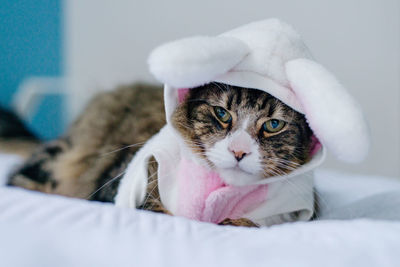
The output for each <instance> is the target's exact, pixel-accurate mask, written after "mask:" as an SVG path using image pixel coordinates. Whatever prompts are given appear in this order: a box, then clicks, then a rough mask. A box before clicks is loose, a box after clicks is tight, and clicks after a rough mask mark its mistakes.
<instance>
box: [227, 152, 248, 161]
mask: <svg viewBox="0 0 400 267" xmlns="http://www.w3.org/2000/svg"><path fill="white" fill-rule="evenodd" d="M231 152H232V153H233V155H234V156H235V159H236V160H237V161H241V160H242V159H243V158H244V157H245V156H246V155H247V153H245V152H243V151H241V150H239V151H234V150H231Z"/></svg>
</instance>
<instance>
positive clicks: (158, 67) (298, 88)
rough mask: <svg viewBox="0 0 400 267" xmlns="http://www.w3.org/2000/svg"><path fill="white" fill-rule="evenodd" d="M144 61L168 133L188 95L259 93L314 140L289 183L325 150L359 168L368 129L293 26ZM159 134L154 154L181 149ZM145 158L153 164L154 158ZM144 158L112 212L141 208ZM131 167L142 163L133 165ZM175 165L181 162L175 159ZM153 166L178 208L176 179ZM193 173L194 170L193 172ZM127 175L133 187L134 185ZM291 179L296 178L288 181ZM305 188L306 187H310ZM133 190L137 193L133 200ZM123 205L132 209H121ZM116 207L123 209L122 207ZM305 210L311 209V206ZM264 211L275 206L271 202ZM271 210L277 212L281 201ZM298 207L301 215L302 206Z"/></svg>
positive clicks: (249, 31)
mask: <svg viewBox="0 0 400 267" xmlns="http://www.w3.org/2000/svg"><path fill="white" fill-rule="evenodd" d="M148 62H149V67H150V71H151V72H152V73H153V75H154V76H155V77H156V78H157V79H158V80H160V81H161V82H163V83H164V85H165V86H164V100H165V110H166V116H167V118H166V119H167V126H166V127H165V128H172V127H171V126H170V123H169V122H170V118H171V115H172V113H173V112H174V110H175V108H176V107H177V105H178V104H179V102H180V101H181V100H182V99H183V96H184V95H185V94H186V93H187V92H188V90H190V88H194V87H198V86H201V85H204V84H207V83H210V82H220V83H225V84H229V85H233V86H239V87H245V88H252V89H258V90H262V91H265V92H267V93H269V94H271V95H273V96H274V97H276V98H278V99H279V100H281V101H282V102H284V103H285V104H287V105H288V106H290V107H292V108H293V109H295V110H296V111H298V112H300V113H303V114H304V115H305V117H306V119H307V122H308V124H309V126H310V128H311V129H312V131H313V133H314V137H316V138H315V139H316V140H317V141H316V146H315V150H316V153H315V155H313V160H311V162H309V163H308V164H306V165H305V166H303V167H301V168H300V170H296V171H294V172H292V173H291V174H290V175H289V176H290V177H296V176H302V175H303V174H304V173H306V172H309V171H310V170H311V169H313V168H315V167H316V166H317V165H319V164H320V163H321V162H322V160H323V158H324V154H325V148H327V149H328V150H329V151H331V152H332V153H333V154H334V155H335V156H336V157H337V158H338V159H340V160H342V161H345V162H352V163H355V162H359V161H361V160H362V159H363V158H364V157H365V156H366V155H367V153H368V150H369V135H368V129H367V126H366V123H365V119H364V116H363V113H362V111H361V109H360V107H359V105H358V104H357V103H356V101H355V100H354V99H353V98H352V97H351V95H350V94H349V93H348V92H347V90H346V89H345V88H344V87H343V86H342V85H341V83H340V82H339V81H338V80H337V79H336V78H335V76H334V75H333V74H331V73H330V72H329V71H328V70H327V69H325V68H324V67H323V66H321V65H320V64H318V63H316V62H315V61H314V60H313V59H312V57H311V54H310V52H309V50H308V49H307V47H306V46H305V44H304V42H303V41H302V39H301V37H300V35H299V34H297V33H296V32H295V31H294V30H293V28H292V27H291V26H289V25H287V24H286V23H283V22H281V21H279V20H278V19H268V20H263V21H258V22H253V23H250V24H247V25H244V26H242V27H239V28H236V29H234V30H231V31H228V32H225V33H223V34H221V35H219V36H216V37H207V36H197V37H191V38H185V39H181V40H177V41H173V42H170V43H166V44H164V45H161V46H159V47H158V48H156V49H155V50H154V51H153V52H152V53H151V55H150V57H149V61H148ZM162 132H164V133H162ZM167 132H168V133H167ZM159 135H163V136H164V137H155V138H153V139H160V140H161V139H162V140H164V141H154V140H151V141H150V142H149V143H150V144H151V143H158V144H157V146H155V147H157V148H155V149H156V150H157V151H160V146H161V147H162V146H164V148H165V149H164V150H174V149H176V148H173V147H172V146H171V147H169V148H167V146H168V145H165V144H164V145H162V143H166V142H165V140H166V139H167V138H166V137H167V136H169V140H172V139H174V138H175V139H178V141H177V143H178V144H180V145H179V146H182V142H180V140H179V139H180V138H179V136H177V134H176V132H174V130H173V129H169V130H168V129H163V130H161V132H160V133H159ZM168 142H170V141H168ZM150 146H151V145H148V148H147V149H144V150H146V151H150V150H151V148H150ZM320 148H321V149H320ZM161 150H163V149H161ZM318 150H319V151H318ZM174 153H175V152H174ZM176 153H177V154H182V153H179V152H176ZM176 153H175V154H176ZM150 154H152V155H153V156H155V157H156V159H157V155H156V154H157V153H153V152H152V153H150ZM158 154H159V155H158V158H159V160H157V161H159V164H160V160H161V161H162V158H165V160H166V161H169V160H167V159H166V158H167V156H166V155H164V156H161V154H163V153H161V152H159V153H158ZM148 155H149V152H144V151H139V153H138V155H136V156H135V159H134V160H133V162H132V163H131V164H130V169H132V172H135V174H133V173H131V174H130V175H128V174H126V175H125V177H124V178H123V180H122V183H121V186H120V190H121V192H130V195H129V197H128V196H127V193H119V194H118V195H117V198H116V202H117V205H118V203H125V206H134V205H136V206H137V205H138V204H139V203H141V201H143V198H144V193H143V188H145V187H144V185H145V184H146V183H147V180H144V179H143V178H140V179H137V176H138V174H137V173H138V168H139V169H141V170H142V172H143V175H142V176H146V179H147V175H144V173H145V170H144V167H140V166H141V165H143V162H144V161H145V159H146V158H148ZM139 159H141V160H139ZM135 161H136V162H139V161H140V162H141V163H140V164H139V163H135ZM176 161H177V162H180V159H176ZM168 164H170V163H168ZM139 165H140V166H139ZM131 166H132V167H131ZM159 166H160V167H159V170H158V173H159V187H160V190H162V189H163V188H165V190H164V191H165V192H168V194H170V195H175V197H172V199H174V201H175V202H179V197H176V195H179V193H178V192H176V191H177V190H178V191H179V189H176V188H172V187H173V186H171V184H174V180H173V178H171V176H176V174H171V170H169V167H168V166H167V164H163V163H161V164H160V165H159ZM134 168H135V171H134V170H133V169H134ZM193 168H195V167H193V166H192V169H193ZM146 172H147V170H146ZM165 172H166V173H169V175H168V178H166V179H164V180H165V181H164V180H160V175H161V177H162V176H165V174H164V173H165ZM128 173H129V168H128ZM133 176H135V177H136V178H135V179H136V180H134V179H133V178H132V177H133ZM128 180H129V181H130V182H128ZM267 180H268V182H266V183H269V184H270V186H269V188H268V191H269V192H268V195H269V197H268V199H271V197H270V196H271V195H274V194H273V193H272V191H273V190H271V189H272V188H273V186H272V185H273V182H274V181H275V180H274V179H267ZM277 180H278V182H276V183H275V184H279V178H277ZM295 180H301V179H300V178H297V179H293V181H295ZM139 181H141V182H139ZM303 181H305V179H303ZM128 183H129V185H128ZM304 183H306V184H309V182H303V184H304ZM124 184H125V186H123V185H124ZM303 187H304V186H303ZM311 187H312V184H311ZM137 188H141V190H139V191H140V192H141V193H139V194H138V193H137V191H138V190H137ZM171 190H172V191H171ZM280 190H281V191H282V189H280ZM133 191H135V192H136V193H135V194H133V193H132V192H133ZM171 192H173V193H171ZM160 194H161V198H162V200H163V195H164V196H165V197H164V200H165V201H163V202H165V203H166V204H167V206H169V208H170V209H172V210H174V207H176V204H173V203H172V202H174V201H172V200H171V197H167V196H166V194H163V192H160ZM275 198H276V197H275ZM128 199H129V201H130V205H127V204H126V203H127V201H128ZM267 202H268V201H267ZM309 202H312V201H309ZM214 204H215V203H214ZM253 204H254V203H253ZM121 205H122V206H124V204H121ZM304 205H310V203H307V204H304ZM261 206H262V205H261ZM264 206H265V205H264ZM269 206H270V207H271V206H274V204H273V203H272V201H271V200H270V201H269ZM276 206H280V205H279V201H278V202H277V204H276ZM202 208H203V209H204V207H202ZM296 208H297V209H299V207H295V208H293V207H292V208H289V209H287V210H281V211H280V214H283V213H285V212H289V211H294V210H296ZM302 208H304V209H307V207H302ZM309 208H310V209H311V207H309ZM300 209H301V208H300ZM259 210H260V209H259ZM261 210H262V209H261ZM267 210H268V208H264V210H263V211H262V212H264V213H268V211H267ZM256 213H257V212H256ZM270 213H271V214H270V215H275V214H278V213H279V212H277V211H276V207H275V210H274V211H273V212H271V211H270ZM203 215H204V214H203ZM242 215H243V214H242ZM247 215H248V214H247ZM253 215H254V214H253ZM311 215H312V212H311ZM311 215H310V214H308V215H307V216H311ZM257 216H258V215H257ZM257 216H256V217H257ZM307 216H305V217H307ZM187 217H190V216H187ZM250 217H252V216H251V215H250V216H247V218H250ZM253 217H254V216H253ZM196 218H199V217H196ZM251 219H255V218H251ZM256 219H257V218H256ZM258 219H259V218H258ZM303 219H304V218H303ZM305 219H307V218H305Z"/></svg>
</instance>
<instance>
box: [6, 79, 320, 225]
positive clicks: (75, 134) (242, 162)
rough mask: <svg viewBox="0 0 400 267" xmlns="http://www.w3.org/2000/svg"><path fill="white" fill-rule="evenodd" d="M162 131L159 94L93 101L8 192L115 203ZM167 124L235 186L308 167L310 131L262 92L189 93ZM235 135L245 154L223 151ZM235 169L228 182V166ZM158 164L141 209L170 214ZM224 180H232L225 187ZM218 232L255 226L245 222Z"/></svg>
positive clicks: (134, 89) (210, 87) (137, 92)
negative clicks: (142, 151)
mask: <svg viewBox="0 0 400 267" xmlns="http://www.w3.org/2000/svg"><path fill="white" fill-rule="evenodd" d="M164 124H165V113H164V108H163V97H162V89H161V88H160V87H158V86H149V85H144V84H136V85H134V86H125V87H122V88H119V89H117V90H115V91H112V92H106V93H102V94H100V95H98V96H97V97H96V98H94V99H93V100H92V101H91V102H90V103H89V105H88V106H87V108H86V109H85V111H84V112H83V113H82V114H81V116H80V117H79V118H78V119H77V120H76V121H75V123H73V125H72V126H71V127H70V129H69V131H68V132H67V133H66V134H65V135H64V136H63V137H61V138H59V139H58V140H55V141H52V142H50V143H46V144H43V145H42V146H41V147H40V148H39V149H38V150H37V151H36V152H34V153H33V155H32V156H31V157H30V158H29V159H28V160H27V161H26V162H25V163H24V165H23V166H21V168H20V169H18V170H17V171H16V172H15V173H14V174H12V175H11V177H10V179H9V183H8V184H9V185H14V186H20V187H24V188H27V189H31V190H37V191H42V192H46V193H52V194H60V195H64V196H69V197H77V198H84V199H88V200H95V201H104V202H113V201H114V197H115V195H116V193H117V189H118V184H119V181H120V179H121V177H122V176H123V174H124V171H125V169H126V167H127V164H128V163H129V162H130V161H131V159H132V158H133V156H134V154H135V152H136V151H137V150H138V149H139V148H140V146H141V145H143V144H144V143H145V142H146V140H148V139H149V138H150V137H151V136H153V135H154V134H155V133H157V132H158V131H159V130H160V129H161V128H162V126H163V125H164ZM172 124H173V126H174V127H175V128H176V129H177V131H178V132H179V133H180V134H181V135H182V136H183V138H184V140H185V141H186V142H187V144H188V146H189V147H191V149H192V150H193V152H194V153H196V154H197V155H198V156H199V157H201V158H203V159H204V160H205V161H206V162H207V163H208V164H209V165H210V166H211V167H212V168H215V169H217V170H219V171H220V173H221V176H222V178H224V177H225V178H226V179H228V182H230V183H232V184H236V185H244V184H247V183H249V182H252V181H251V180H250V178H249V177H254V175H248V173H251V174H254V173H258V174H259V176H258V177H259V179H268V178H269V177H273V176H276V175H281V174H286V173H289V172H291V171H293V170H295V169H296V168H298V167H300V166H301V165H303V164H305V163H307V162H308V161H309V156H308V155H310V149H311V143H312V141H311V136H312V131H311V129H310V128H309V126H308V124H307V122H306V119H305V117H304V115H302V114H301V113H299V112H296V111H295V110H293V109H292V108H290V107H288V106H287V105H285V104H284V103H282V102H281V101H280V100H278V99H277V98H275V97H273V96H271V95H270V94H268V93H265V92H263V91H260V90H256V89H250V88H242V87H236V86H230V85H226V84H221V83H210V84H207V85H203V86H200V87H197V88H193V89H191V90H189V93H188V94H187V96H186V98H185V100H184V101H183V102H182V103H181V104H180V105H179V106H178V107H177V108H176V110H175V111H174V113H173V116H172ZM237 134H241V135H242V137H240V138H242V139H243V138H244V139H246V140H247V141H249V142H251V144H252V149H251V151H250V150H249V151H243V150H241V149H240V148H234V147H233V148H230V147H228V146H227V144H228V142H227V141H228V140H229V139H230V138H232V137H233V136H235V135H237ZM236 162H239V165H238V166H239V167H240V169H241V170H242V171H241V172H240V173H241V175H239V176H235V179H232V177H233V176H232V175H231V173H230V172H231V171H230V170H229V169H228V168H226V166H228V165H229V164H232V163H235V164H236ZM156 170H157V162H155V161H154V160H152V161H150V164H149V170H148V172H149V177H150V178H149V179H150V180H149V182H148V187H147V195H146V197H145V199H146V201H145V202H144V203H143V204H142V205H141V206H140V207H138V208H139V209H144V210H152V211H155V212H161V213H166V214H169V211H168V210H166V209H165V208H164V207H163V205H162V203H161V201H160V197H159V192H158V188H157V176H156ZM229 179H230V180H229ZM221 224H224V225H225V224H229V225H243V226H255V225H254V224H253V223H252V222H251V221H249V220H246V219H238V220H231V219H229V218H227V219H226V220H225V221H223V222H222V223H221Z"/></svg>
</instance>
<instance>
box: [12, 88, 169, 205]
mask: <svg viewBox="0 0 400 267" xmlns="http://www.w3.org/2000/svg"><path fill="white" fill-rule="evenodd" d="M164 124H165V115H164V105H163V92H162V88H161V87H160V86H154V85H148V84H134V85H131V86H121V87H119V88H117V89H115V90H113V91H109V92H103V93H100V94H98V95H97V96H96V97H95V98H93V99H92V100H91V101H90V102H89V104H88V105H87V107H86V108H85V110H84V111H83V112H82V113H81V115H80V116H79V117H78V119H77V120H76V121H75V122H74V123H73V124H72V125H71V127H70V128H69V130H68V131H67V133H66V134H65V135H64V136H62V137H61V138H59V139H57V140H55V141H52V142H50V143H47V144H44V145H42V146H41V147H40V148H39V149H38V150H37V151H36V152H35V153H34V154H33V155H32V156H31V157H30V158H29V159H28V161H27V162H25V164H24V165H23V166H22V167H21V169H20V170H18V171H17V172H16V174H15V175H13V176H12V177H11V179H10V184H12V185H17V186H22V187H25V188H29V189H33V190H38V191H43V192H47V193H55V194H61V195H66V196H72V197H79V198H87V199H93V200H101V201H112V199H113V197H114V195H115V193H116V190H117V186H118V182H119V179H117V178H116V177H120V176H121V175H122V174H123V172H124V170H125V168H126V166H127V164H128V163H129V161H130V160H131V159H132V157H133V155H134V154H135V153H136V151H137V150H138V149H139V148H140V147H141V145H142V144H143V143H144V142H146V140H148V139H149V138H150V137H151V136H153V135H154V134H155V133H157V132H158V131H159V130H160V129H161V127H162V126H163V125H164ZM111 181H112V182H111ZM107 183H109V184H107ZM105 184H107V186H104V185H105ZM100 188H101V189H100ZM99 189H100V190H99Z"/></svg>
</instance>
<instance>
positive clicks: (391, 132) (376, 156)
mask: <svg viewBox="0 0 400 267" xmlns="http://www.w3.org/2000/svg"><path fill="white" fill-rule="evenodd" d="M399 2H400V1H399V0H359V1H356V0H353V1H352V0H335V1H321V0H310V1H307V0H305V1H304V0H303V1H290V0H280V1H265V0H264V1H236V2H235V1H232V0H230V1H229V0H223V1H215V0H214V1H212V0H202V1H176V0H169V1H155V0H148V1H132V0H119V1H109V0H68V1H65V3H66V7H65V10H66V16H65V20H66V23H65V25H66V36H65V40H66V46H65V51H66V61H67V64H66V66H65V68H66V73H67V76H68V78H69V88H70V90H71V93H72V95H73V97H72V101H71V110H72V111H74V112H73V113H74V114H76V113H77V112H78V111H79V110H80V108H81V106H82V104H83V103H84V102H85V101H86V100H87V98H88V97H90V95H91V94H92V93H93V92H95V91H97V90H103V89H109V88H113V87H115V86H116V85H117V84H122V83H128V82H132V81H135V80H145V81H154V79H153V78H152V77H151V75H150V74H149V72H148V70H147V65H146V57H147V55H148V54H149V52H150V51H151V49H152V48H154V47H155V46H157V45H159V44H161V43H163V42H165V41H169V40H174V39H177V38H181V37H186V36H191V35H196V34H203V35H207V34H208V35H214V34H217V33H220V32H223V31H225V30H228V29H231V28H233V27H236V26H239V25H241V24H244V23H248V22H251V21H254V20H259V19H264V18H269V17H278V18H281V19H283V20H285V21H287V22H289V23H290V24H292V25H294V27H295V28H296V29H297V30H298V31H299V32H300V33H301V34H302V35H303V37H304V39H305V40H306V43H307V44H308V46H309V47H310V49H311V51H312V52H313V54H314V56H315V58H316V59H317V60H318V61H319V62H321V63H322V64H323V65H325V66H326V67H327V68H328V69H330V70H332V71H333V72H334V73H335V74H336V75H337V77H339V78H340V80H341V81H342V83H343V84H345V85H346V86H347V87H348V89H349V90H350V91H351V93H352V94H353V95H354V96H355V97H356V98H357V99H358V100H359V102H360V103H361V105H362V107H363V108H364V110H365V112H366V115H367V117H368V119H369V122H370V126H371V133H372V137H373V145H372V150H371V154H370V156H369V157H368V159H367V160H366V161H365V162H364V163H362V164H359V165H355V166H348V165H344V164H342V163H338V162H336V161H335V160H334V159H333V158H329V159H328V162H327V163H326V166H328V167H335V168H340V169H344V170H350V171H353V172H359V173H368V174H384V175H391V176H398V177H400V119H399V117H400V116H399V114H400V110H399V106H400V79H399V75H400V52H399V51H400V40H399V39H400V21H399V20H400V11H399V10H400V4H399Z"/></svg>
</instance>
